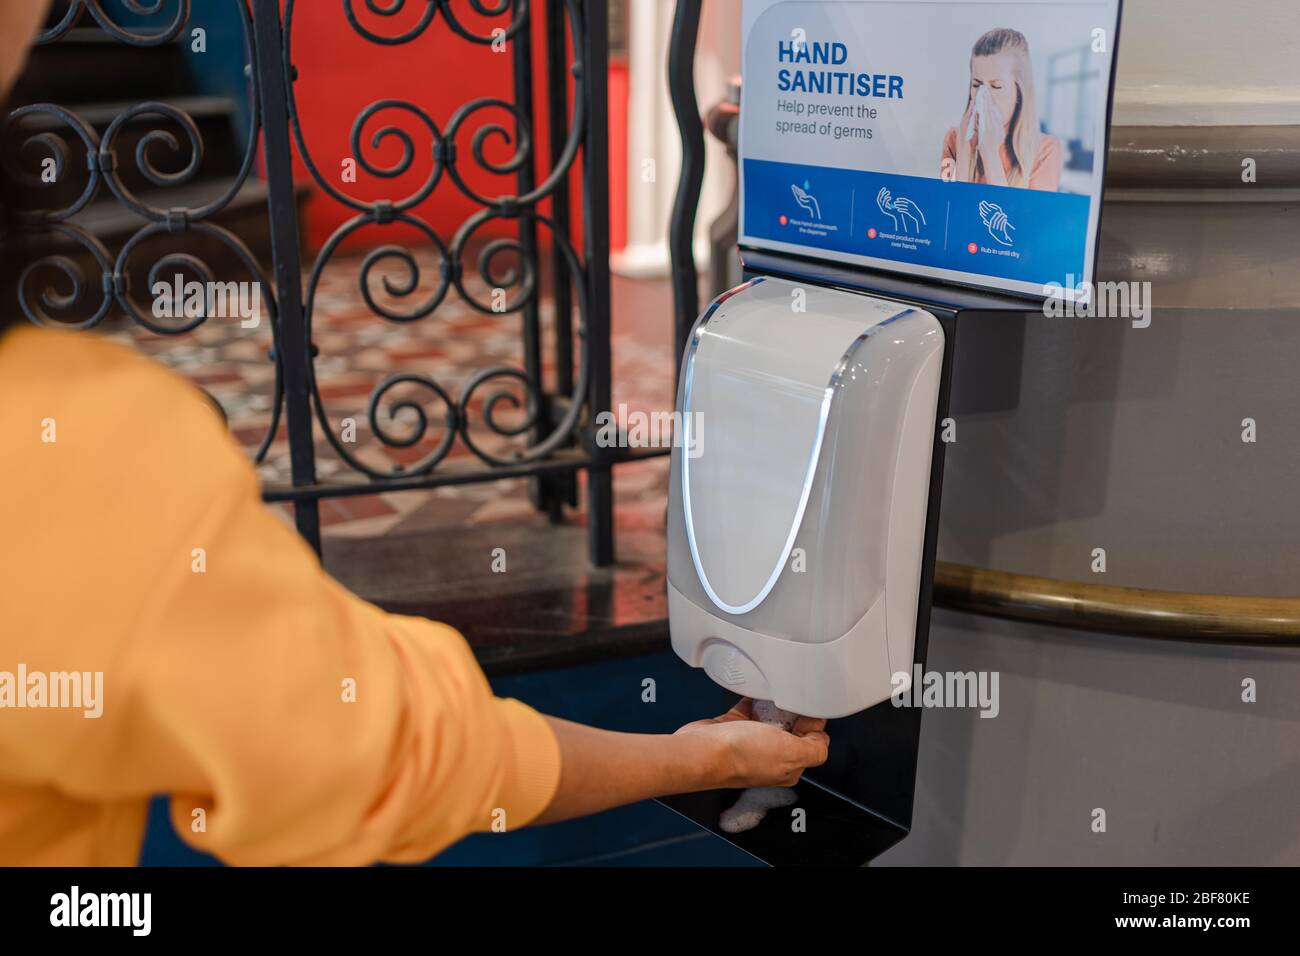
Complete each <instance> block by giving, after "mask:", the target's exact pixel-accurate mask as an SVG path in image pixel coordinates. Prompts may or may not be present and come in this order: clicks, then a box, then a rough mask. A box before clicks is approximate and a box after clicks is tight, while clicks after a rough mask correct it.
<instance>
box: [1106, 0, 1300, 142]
mask: <svg viewBox="0 0 1300 956" xmlns="http://www.w3.org/2000/svg"><path fill="white" fill-rule="evenodd" d="M1116 81H1117V84H1118V87H1119V88H1118V90H1117V93H1116V100H1115V111H1114V123H1115V125H1117V126H1254V125H1282V124H1300V0H1125V2H1124V16H1123V21H1122V23H1121V26H1120V41H1119V67H1118V73H1117V77H1116Z"/></svg>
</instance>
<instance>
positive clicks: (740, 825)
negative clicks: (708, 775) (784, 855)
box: [718, 700, 799, 833]
mask: <svg viewBox="0 0 1300 956" xmlns="http://www.w3.org/2000/svg"><path fill="white" fill-rule="evenodd" d="M750 713H751V716H752V717H753V719H754V720H757V721H759V722H760V723H764V724H771V725H772V726H774V727H780V728H781V729H782V730H784V731H787V732H788V731H791V730H794V724H795V721H796V720H798V719H799V715H798V714H792V713H790V711H788V710H782V709H781V708H780V707H778V706H776V704H774V703H772V702H771V701H770V700H756V701H754V709H753V710H752V711H751V712H750ZM798 799H799V796H798V794H796V793H795V791H794V788H792V787H750V788H749V789H748V790H745V791H743V792H742V793H741V795H740V799H739V800H737V801H736V803H735V804H734V805H733V806H732V807H730V808H728V809H727V810H724V811H723V812H722V817H721V818H720V819H719V820H718V826H719V827H721V828H722V831H723V832H724V833H744V832H745V831H746V830H752V829H754V827H756V826H758V825H759V824H760V823H762V822H763V818H764V817H765V816H767V812H768V811H769V810H776V809H778V808H779V807H788V806H791V805H792V804H794V803H795V802H796V801H797V800H798Z"/></svg>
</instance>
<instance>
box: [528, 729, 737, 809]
mask: <svg viewBox="0 0 1300 956" xmlns="http://www.w3.org/2000/svg"><path fill="white" fill-rule="evenodd" d="M546 720H547V722H548V723H549V724H550V725H551V729H552V730H554V731H555V737H556V739H557V740H558V741H559V743H560V755H561V757H560V784H559V787H558V789H557V790H556V792H555V797H554V798H553V799H552V800H551V802H550V804H549V805H548V806H547V808H546V809H545V810H544V811H542V814H541V815H540V816H539V817H538V818H537V819H536V820H535V821H534V822H535V823H555V822H556V821H559V820H568V819H570V818H572V817H580V816H583V815H585V814H588V813H598V812H600V811H601V810H608V809H610V808H611V807H617V806H622V805H623V804H627V803H635V802H636V801H638V800H645V799H648V798H650V797H658V796H665V795H667V794H672V793H690V792H693V791H696V790H709V789H712V788H713V787H719V786H723V785H725V784H726V783H727V780H728V777H729V775H730V768H729V767H728V766H727V762H726V759H725V755H724V753H723V752H722V750H721V748H719V747H718V746H717V745H716V744H714V743H713V742H711V741H709V740H706V739H701V738H699V737H696V736H693V735H690V734H678V735H673V734H624V733H616V732H614V731H609V730H597V729H596V728H594V727H584V726H583V725H582V724H574V723H570V722H569V721H567V720H559V719H557V718H555V717H547V718H546Z"/></svg>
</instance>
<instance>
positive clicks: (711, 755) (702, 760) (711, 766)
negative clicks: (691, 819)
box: [679, 733, 736, 792]
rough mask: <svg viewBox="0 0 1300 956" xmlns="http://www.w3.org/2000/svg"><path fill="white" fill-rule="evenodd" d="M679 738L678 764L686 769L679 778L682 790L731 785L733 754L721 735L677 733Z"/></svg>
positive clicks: (714, 788)
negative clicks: (680, 751)
mask: <svg viewBox="0 0 1300 956" xmlns="http://www.w3.org/2000/svg"><path fill="white" fill-rule="evenodd" d="M679 739H680V740H681V742H682V745H683V747H684V750H685V753H683V754H681V757H682V759H681V760H680V762H679V766H682V767H685V768H687V772H686V779H685V780H684V781H683V783H684V786H685V788H686V791H689V792H694V791H699V790H716V789H718V788H720V787H727V786H730V785H731V781H732V780H734V779H735V778H736V767H735V755H734V754H733V753H732V749H731V747H730V746H729V745H728V744H727V742H726V740H725V739H724V737H723V735H721V734H717V733H693V734H681V735H680V737H679Z"/></svg>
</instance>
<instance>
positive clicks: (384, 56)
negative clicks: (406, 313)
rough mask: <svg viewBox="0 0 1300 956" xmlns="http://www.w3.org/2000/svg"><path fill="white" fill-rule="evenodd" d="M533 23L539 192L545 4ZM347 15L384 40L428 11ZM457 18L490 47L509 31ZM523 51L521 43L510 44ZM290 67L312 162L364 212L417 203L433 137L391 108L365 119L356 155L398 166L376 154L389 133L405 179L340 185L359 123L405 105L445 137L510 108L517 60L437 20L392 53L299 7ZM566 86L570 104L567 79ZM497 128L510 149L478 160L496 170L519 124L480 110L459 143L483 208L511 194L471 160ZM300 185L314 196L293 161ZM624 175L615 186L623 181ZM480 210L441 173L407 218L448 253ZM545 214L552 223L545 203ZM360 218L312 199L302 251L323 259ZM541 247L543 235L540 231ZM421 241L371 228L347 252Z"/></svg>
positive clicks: (360, 172)
mask: <svg viewBox="0 0 1300 956" xmlns="http://www.w3.org/2000/svg"><path fill="white" fill-rule="evenodd" d="M531 6H532V8H533V10H534V13H533V18H532V19H533V22H532V24H531V26H532V35H533V60H534V66H535V70H534V82H533V104H534V106H533V108H534V117H535V119H534V125H533V136H534V143H533V156H534V159H535V164H534V168H535V170H536V176H537V181H538V182H541V180H542V179H543V178H544V176H545V175H546V173H547V172H548V171H549V168H550V164H549V156H550V144H549V139H548V136H547V122H548V121H547V109H546V106H547V82H548V79H547V76H546V71H545V56H544V51H545V46H544V24H543V22H542V16H541V11H542V10H543V9H544V8H543V6H542V5H541V4H540V3H534V4H532V5H531ZM352 7H353V8H354V10H355V11H356V15H357V19H358V20H359V21H360V22H361V23H362V24H363V25H364V26H366V27H367V28H369V29H371V30H372V31H373V32H375V33H377V34H380V35H383V36H397V35H400V34H402V33H404V32H405V31H406V30H408V29H411V28H412V27H413V26H414V25H415V24H416V23H418V21H419V19H420V15H421V14H422V13H423V11H424V10H425V9H426V7H425V4H423V3H408V4H406V5H405V9H404V10H403V11H402V13H401V14H400V15H397V16H391V17H384V16H376V15H375V14H373V13H370V12H369V11H368V10H367V9H366V4H365V3H364V2H361V0H354V2H353V3H352ZM455 8H456V9H457V11H458V15H459V16H461V17H462V21H463V23H464V25H465V26H466V27H467V28H468V29H469V30H471V31H472V32H474V33H476V34H478V35H481V36H490V35H491V33H492V30H493V29H494V28H496V27H503V26H505V25H506V24H507V23H508V20H507V18H506V17H505V16H502V17H491V18H485V17H482V16H478V15H476V14H475V13H474V12H473V10H472V9H470V8H469V5H468V4H457V5H456V6H455ZM517 40H522V37H519V38H517ZM292 44H293V46H292V53H293V62H294V64H295V65H296V67H297V69H298V80H297V82H296V84H295V95H296V97H297V105H298V112H299V116H300V118H301V121H302V129H303V135H304V139H305V141H306V146H307V149H308V152H309V153H310V155H311V158H312V160H313V162H314V163H315V165H316V167H317V169H318V170H319V172H320V173H321V175H322V176H323V177H325V178H326V179H328V180H329V181H330V182H331V183H332V184H333V185H334V186H335V188H336V189H338V190H340V191H341V192H343V193H345V194H346V195H349V196H353V197H356V198H358V199H361V200H364V201H373V200H375V199H379V198H403V197H406V196H408V195H410V194H411V193H413V192H415V191H416V190H417V189H418V188H419V187H420V185H421V184H422V183H424V182H425V180H426V179H427V178H428V176H429V175H430V172H431V171H432V169H433V157H432V143H433V137H432V135H431V134H430V132H429V130H428V129H427V127H426V126H425V125H424V123H423V122H422V121H421V120H420V119H419V118H418V117H417V116H416V115H415V114H413V113H412V112H410V111H409V110H405V109H397V108H390V109H385V110H382V111H380V112H379V113H378V114H377V115H375V116H374V117H372V118H371V119H370V121H369V122H368V123H367V124H366V126H365V128H364V132H363V135H362V137H361V142H360V148H361V155H363V156H364V157H365V158H366V159H367V160H368V161H369V162H370V163H372V164H373V165H375V166H378V167H384V166H391V165H393V164H394V163H395V162H396V161H397V160H398V159H399V158H400V157H401V155H402V152H403V147H402V145H401V143H400V140H399V139H398V138H397V137H392V136H390V137H388V138H386V139H384V140H383V141H381V142H380V144H379V145H378V146H375V145H374V144H373V142H372V140H373V137H374V135H375V133H377V132H378V131H379V130H381V129H383V128H384V127H385V126H389V125H393V126H397V127H398V128H400V129H402V130H405V131H407V132H408V133H409V134H410V136H411V139H412V142H413V145H414V147H415V154H414V157H415V158H414V161H413V162H412V164H411V169H410V170H409V171H408V172H406V173H404V174H403V175H401V176H398V177H395V178H380V177H377V176H374V175H372V174H370V173H368V172H367V171H366V170H365V169H364V168H362V167H361V166H360V164H358V168H357V181H356V182H355V183H344V182H343V181H342V172H343V165H342V163H343V160H344V159H345V158H346V157H351V156H352V148H351V131H352V126H353V123H354V122H355V120H356V117H357V116H358V114H359V113H360V112H361V111H362V110H363V109H364V108H365V107H366V106H367V105H369V104H370V103H371V102H373V101H375V100H378V99H397V100H408V101H410V102H411V103H413V104H415V105H417V106H419V107H420V108H421V109H423V110H424V111H425V112H426V113H427V114H428V116H429V118H430V119H432V120H433V121H434V122H435V123H436V124H437V126H438V129H439V130H441V131H444V132H445V131H446V130H447V128H448V126H449V124H450V122H451V120H452V118H453V115H454V113H455V112H456V111H457V110H458V109H459V108H460V107H461V106H462V105H463V104H464V103H466V102H467V101H469V100H473V99H477V98H481V97H497V98H500V99H503V100H506V101H508V102H512V101H513V99H514V95H513V69H514V67H513V57H512V55H511V53H510V52H509V51H508V50H507V51H506V52H493V50H492V49H491V47H489V46H483V45H479V44H474V43H470V42H469V41H467V40H465V39H463V38H461V37H459V36H457V35H456V34H454V33H453V32H452V31H451V29H450V28H449V27H448V25H447V24H446V23H445V22H444V21H443V19H442V17H441V16H438V17H435V18H434V21H433V22H432V23H431V24H430V25H429V26H428V27H427V28H426V29H425V31H424V32H423V33H422V34H421V35H420V36H419V37H418V38H416V39H414V40H412V41H410V42H409V43H405V44H401V45H397V46H381V45H377V44H374V43H372V42H369V41H367V40H365V39H364V38H362V37H360V36H358V35H357V33H356V32H355V31H354V30H353V28H352V27H351V26H350V25H349V24H348V22H347V19H346V17H345V14H344V10H343V4H341V3H337V2H336V3H323V2H319V0H305V2H299V3H298V4H297V7H296V10H295V14H294V25H293V36H292ZM565 76H566V77H567V78H568V80H567V82H568V85H569V88H570V98H571V97H572V86H573V84H572V77H571V76H570V75H569V73H568V71H567V70H566V71H565ZM493 123H501V124H502V125H504V126H506V127H507V128H508V129H509V130H510V132H511V137H512V142H510V143H507V142H505V141H504V140H503V139H502V138H501V137H500V136H490V137H488V138H487V139H486V140H485V142H484V154H485V156H486V158H487V159H488V160H489V161H491V162H494V163H502V162H504V161H506V160H508V159H509V158H510V157H511V156H512V155H513V154H514V143H513V132H514V121H513V118H512V116H511V114H510V113H508V112H507V111H506V110H505V109H503V108H501V107H486V108H483V109H480V110H477V111H475V112H474V113H473V114H471V115H470V117H469V118H468V120H467V121H466V123H465V124H463V125H462V127H461V128H460V130H459V131H458V132H457V134H456V137H455V143H456V146H457V151H458V155H459V157H460V159H459V160H458V162H457V169H458V170H459V171H460V172H461V175H462V176H463V178H464V179H465V181H466V183H467V184H468V185H469V186H470V187H472V188H473V189H475V190H477V191H478V192H480V193H481V194H482V195H484V196H490V197H497V196H502V195H513V194H515V193H516V192H517V184H516V181H515V173H513V172H512V173H507V174H495V173H491V172H488V171H486V170H484V169H483V168H482V167H481V166H480V165H479V164H478V163H477V162H475V161H474V160H473V157H472V148H473V142H474V136H475V133H476V132H477V131H478V130H479V129H481V128H482V127H484V126H486V125H490V124H493ZM581 159H582V157H581V153H579V156H578V160H577V162H576V163H575V168H574V170H573V171H572V172H571V174H570V179H571V183H572V186H571V190H572V199H573V202H572V212H571V215H572V221H573V223H574V227H575V228H574V234H575V240H577V241H580V236H581V208H582V207H581V196H580V192H579V189H580V183H581V180H580V178H579V171H578V169H577V167H578V166H580V164H581ZM296 172H297V175H298V177H299V179H300V181H302V182H305V183H308V184H313V182H314V181H313V180H312V177H311V176H310V174H309V173H308V171H307V169H306V166H305V165H304V164H303V162H302V158H301V157H298V158H297V160H296ZM621 175H622V174H621V172H620V176H621ZM481 208H482V207H481V205H479V204H477V203H475V202H474V201H473V200H471V199H469V198H467V197H466V196H465V195H464V194H463V193H462V192H461V191H460V190H459V189H458V188H457V186H456V184H455V183H454V182H453V181H452V180H451V178H450V177H449V176H448V175H447V174H446V172H444V173H443V177H442V181H441V182H439V184H438V186H437V188H436V189H435V190H434V192H433V195H432V196H431V198H430V199H428V200H426V201H425V202H424V203H422V204H421V205H420V206H417V207H416V208H415V210H414V212H415V214H417V215H418V216H419V217H420V218H423V219H424V220H425V221H426V222H427V223H428V224H429V225H431V226H432V227H433V228H434V230H436V231H437V233H438V234H439V235H440V236H441V237H442V238H443V240H444V241H445V242H446V243H448V244H450V242H451V238H452V235H453V234H454V233H455V231H456V229H457V228H458V227H459V226H460V225H461V223H463V222H464V221H465V220H466V219H467V218H468V217H469V216H471V215H472V214H473V213H474V212H476V211H477V210H479V209H481ZM541 211H542V212H543V213H545V214H547V215H549V214H550V212H551V210H550V204H549V201H548V202H547V203H545V204H544V205H543V206H542V207H541ZM355 214H356V212H355V210H352V209H350V208H348V207H346V206H344V205H342V204H341V203H339V202H338V201H336V200H335V199H334V198H332V197H330V196H328V195H326V194H324V193H323V192H321V191H319V190H318V191H317V193H316V194H315V195H313V196H312V198H311V199H310V200H309V203H308V210H307V228H306V232H307V236H306V238H307V241H308V243H309V244H310V245H311V246H312V247H313V248H319V246H320V245H321V244H323V243H324V242H325V241H326V240H327V239H328V237H329V236H330V235H331V234H333V233H334V231H335V230H336V229H337V228H338V227H339V226H340V225H342V224H343V223H344V222H345V221H347V220H348V219H350V218H351V217H352V216H354V215H355ZM540 232H541V234H542V237H543V239H544V238H545V230H544V229H542V230H540ZM514 234H515V228H514V224H513V223H511V222H504V221H494V222H489V223H487V224H485V225H484V226H483V227H482V228H481V229H479V230H478V231H477V232H476V233H475V235H476V236H478V237H482V236H485V235H487V236H492V235H514ZM415 235H416V234H415V233H413V232H412V231H410V230H408V229H407V228H406V227H403V226H401V225H393V226H387V227H383V226H375V225H371V226H367V227H365V228H364V229H362V230H360V231H359V232H358V233H357V234H356V235H355V236H354V237H352V239H351V240H350V242H349V245H351V246H359V245H360V246H368V245H376V244H385V243H391V242H409V241H415V239H414V238H413V237H414V236H415Z"/></svg>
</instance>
